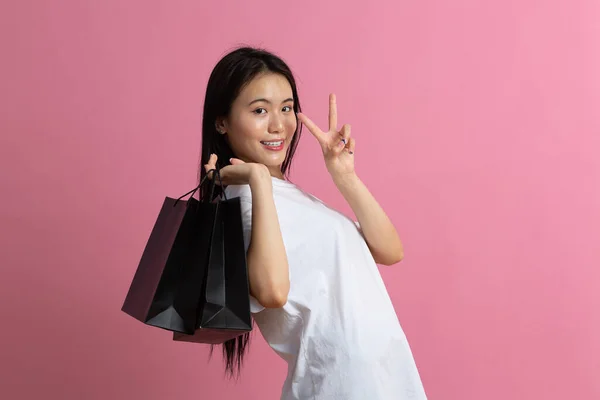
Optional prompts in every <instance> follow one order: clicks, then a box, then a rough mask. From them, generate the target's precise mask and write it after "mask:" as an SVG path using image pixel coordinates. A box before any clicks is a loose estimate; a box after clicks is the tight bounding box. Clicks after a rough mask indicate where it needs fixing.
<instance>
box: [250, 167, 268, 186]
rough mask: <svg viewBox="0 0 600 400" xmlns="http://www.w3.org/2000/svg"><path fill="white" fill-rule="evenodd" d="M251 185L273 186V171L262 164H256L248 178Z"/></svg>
mask: <svg viewBox="0 0 600 400" xmlns="http://www.w3.org/2000/svg"><path fill="white" fill-rule="evenodd" d="M248 183H249V184H250V187H253V186H269V187H270V186H271V183H272V182H271V173H270V172H269V169H268V168H267V167H266V166H264V165H262V164H255V165H254V166H253V168H252V170H251V172H250V176H249V178H248Z"/></svg>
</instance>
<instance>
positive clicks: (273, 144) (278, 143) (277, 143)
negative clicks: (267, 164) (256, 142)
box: [260, 139, 283, 151]
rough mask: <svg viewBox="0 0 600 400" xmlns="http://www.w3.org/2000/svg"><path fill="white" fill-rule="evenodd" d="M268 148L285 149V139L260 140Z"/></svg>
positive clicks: (274, 149)
mask: <svg viewBox="0 0 600 400" xmlns="http://www.w3.org/2000/svg"><path fill="white" fill-rule="evenodd" d="M260 143H261V144H262V145H263V146H265V148H266V149H267V150H271V151H281V150H283V139H281V140H271V141H261V142H260Z"/></svg>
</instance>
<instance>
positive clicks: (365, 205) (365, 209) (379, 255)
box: [332, 173, 404, 265]
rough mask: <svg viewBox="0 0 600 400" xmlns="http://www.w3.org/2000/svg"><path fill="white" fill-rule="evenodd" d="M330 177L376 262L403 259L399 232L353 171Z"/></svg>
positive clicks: (389, 262) (392, 262) (393, 261)
mask: <svg viewBox="0 0 600 400" xmlns="http://www.w3.org/2000/svg"><path fill="white" fill-rule="evenodd" d="M332 177H333V181H334V183H335V185H336V186H337V188H338V190H339V191H340V193H341V194H342V196H344V198H345V199H346V201H347V202H348V204H349V205H350V207H351V208H352V211H354V215H356V218H357V219H358V223H359V224H360V228H361V230H362V233H363V236H364V237H365V241H366V242H367V245H368V246H369V249H370V250H371V254H372V255H373V258H374V259H375V262H377V263H378V264H383V265H392V264H396V263H398V262H400V261H402V259H403V258H404V247H403V245H402V242H401V241H400V237H399V236H398V232H397V231H396V228H395V227H394V225H393V224H392V222H391V221H390V219H389V218H388V216H387V215H386V213H385V211H383V209H382V208H381V206H380V205H379V203H377V200H375V197H373V195H372V194H371V192H369V190H368V189H367V187H366V186H365V184H364V183H363V182H362V181H361V180H360V179H359V178H358V176H357V175H356V174H354V173H352V174H347V175H343V176H335V175H334V176H332Z"/></svg>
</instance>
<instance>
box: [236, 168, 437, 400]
mask: <svg viewBox="0 0 600 400" xmlns="http://www.w3.org/2000/svg"><path fill="white" fill-rule="evenodd" d="M272 182H273V197H274V200H275V207H276V209H277V215H278V218H279V223H280V226H281V233H282V236H283V241H284V245H285V250H286V254H287V257H288V264H289V275H290V291H289V295H288V301H287V303H286V304H285V305H284V306H283V307H282V308H277V309H274V308H264V307H262V306H261V305H260V304H259V303H258V302H257V301H256V299H255V298H251V311H252V313H253V316H254V319H255V321H256V323H257V325H258V327H259V329H260V331H261V333H262V335H263V337H264V338H265V340H266V341H267V342H268V344H269V345H270V346H271V348H272V349H273V350H275V352H277V354H279V355H280V356H281V357H282V358H283V359H284V360H285V361H286V362H287V364H288V374H287V378H286V380H285V383H284V385H283V389H282V394H281V399H283V400H292V399H302V400H305V399H319V400H365V399H368V400H404V399H419V400H422V399H426V395H425V391H424V389H423V386H422V384H421V379H420V376H419V373H418V371H417V367H416V365H415V362H414V359H413V356H412V352H411V350H410V347H409V344H408V342H407V340H406V336H405V335H404V332H403V331H402V328H401V327H400V324H399V322H398V318H397V316H396V313H395V311H394V307H393V305H392V302H391V300H390V297H389V295H388V293H387V291H386V288H385V285H384V283H383V280H382V279H381V275H380V274H379V270H378V267H377V264H376V263H375V261H374V260H373V256H372V255H371V252H370V251H369V248H368V247H367V244H366V242H365V240H364V238H363V236H362V234H361V232H360V230H359V228H358V224H357V223H355V222H354V221H352V220H351V219H349V218H348V217H346V216H344V215H343V214H341V213H339V212H337V211H335V210H333V209H331V208H329V207H328V206H327V205H325V204H324V203H323V202H321V201H320V200H319V199H317V198H316V197H314V196H312V195H310V194H307V193H306V192H304V191H302V190H301V189H300V188H298V187H297V186H296V185H294V184H293V183H291V182H289V181H284V180H281V179H277V178H272ZM225 193H226V195H227V197H238V196H239V197H240V200H241V207H242V219H243V225H244V241H245V244H246V249H247V248H248V246H249V244H250V235H251V229H252V197H251V192H250V187H249V186H248V185H236V186H228V187H227V188H226V191H225Z"/></svg>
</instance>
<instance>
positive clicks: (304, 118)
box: [298, 113, 323, 144]
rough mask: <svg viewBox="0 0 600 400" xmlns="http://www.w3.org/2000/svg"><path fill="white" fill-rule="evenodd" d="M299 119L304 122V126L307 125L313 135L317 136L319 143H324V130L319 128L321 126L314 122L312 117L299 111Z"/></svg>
mask: <svg viewBox="0 0 600 400" xmlns="http://www.w3.org/2000/svg"><path fill="white" fill-rule="evenodd" d="M298 119H299V120H300V122H302V123H303V124H304V126H306V127H307V128H308V130H309V131H310V133H312V134H313V136H314V137H315V138H317V140H318V141H319V143H321V144H322V143H323V131H322V130H321V129H319V127H318V126H317V125H316V124H315V123H314V122H312V121H311V119H310V118H308V117H307V116H306V115H304V114H302V113H298Z"/></svg>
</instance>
